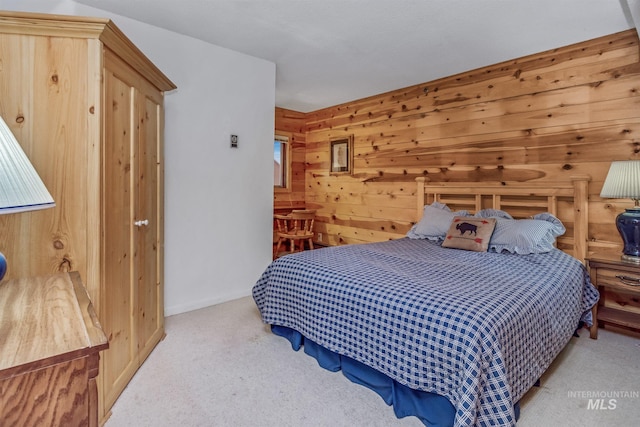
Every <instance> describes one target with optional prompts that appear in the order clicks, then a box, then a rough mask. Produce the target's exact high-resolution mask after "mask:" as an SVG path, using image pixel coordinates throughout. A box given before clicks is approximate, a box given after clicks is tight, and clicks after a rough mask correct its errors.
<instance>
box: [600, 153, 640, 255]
mask: <svg viewBox="0 0 640 427" xmlns="http://www.w3.org/2000/svg"><path fill="white" fill-rule="evenodd" d="M600 197H605V198H610V199H631V200H633V201H634V205H635V206H634V207H632V208H628V209H625V211H624V212H622V213H621V214H619V215H618V216H617V217H616V227H617V228H618V232H619V233H620V236H622V241H623V243H624V249H623V251H622V253H623V254H622V259H623V260H625V261H629V262H634V263H638V264H640V160H623V161H616V162H612V163H611V167H610V168H609V173H608V174H607V178H606V179H605V180H604V185H603V186H602V191H601V192H600Z"/></svg>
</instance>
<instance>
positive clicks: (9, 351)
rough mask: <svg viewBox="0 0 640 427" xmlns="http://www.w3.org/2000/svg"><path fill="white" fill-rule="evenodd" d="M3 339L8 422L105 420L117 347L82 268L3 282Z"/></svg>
mask: <svg viewBox="0 0 640 427" xmlns="http://www.w3.org/2000/svg"><path fill="white" fill-rule="evenodd" d="M0 336H1V337H2V339H0V425H2V426H3V427H10V426H20V427H28V426H69V427H74V426H97V425H98V389H97V386H96V380H95V378H96V376H97V375H98V361H99V358H100V356H99V352H100V351H101V350H105V349H107V348H108V346H109V344H108V342H107V337H106V336H105V334H104V332H103V331H102V329H101V327H100V324H99V323H98V320H97V317H96V314H95V311H94V309H93V306H92V304H91V301H90V299H89V296H88V294H87V291H86V289H85V288H84V286H83V284H82V282H81V280H80V275H79V274H78V273H77V272H72V273H57V274H53V275H49V276H39V277H33V278H27V279H14V280H5V281H4V282H2V283H0Z"/></svg>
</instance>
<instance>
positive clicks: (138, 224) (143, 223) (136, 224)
mask: <svg viewBox="0 0 640 427" xmlns="http://www.w3.org/2000/svg"><path fill="white" fill-rule="evenodd" d="M133 225H135V226H136V227H142V226H143V225H149V220H148V219H143V220H140V221H135V222H134V223H133Z"/></svg>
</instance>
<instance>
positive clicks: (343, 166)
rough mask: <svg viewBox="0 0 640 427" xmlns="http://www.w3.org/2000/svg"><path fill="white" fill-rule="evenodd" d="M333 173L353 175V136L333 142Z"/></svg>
mask: <svg viewBox="0 0 640 427" xmlns="http://www.w3.org/2000/svg"><path fill="white" fill-rule="evenodd" d="M331 173H348V174H350V173H353V135H348V136H341V137H340V138H334V139H332V140H331Z"/></svg>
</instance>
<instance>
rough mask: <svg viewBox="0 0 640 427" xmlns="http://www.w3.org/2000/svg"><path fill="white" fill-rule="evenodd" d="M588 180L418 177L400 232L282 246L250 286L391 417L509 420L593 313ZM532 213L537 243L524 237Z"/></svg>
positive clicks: (284, 329) (272, 321)
mask: <svg viewBox="0 0 640 427" xmlns="http://www.w3.org/2000/svg"><path fill="white" fill-rule="evenodd" d="M587 189H588V178H587V177H579V178H576V179H574V180H573V181H572V183H570V184H562V185H554V186H549V185H548V184H545V185H540V186H536V185H531V184H528V185H523V184H513V185H483V186H478V185H477V184H472V183H466V184H465V183H456V184H453V183H445V184H430V183H429V182H428V181H427V180H425V179H423V178H419V179H418V180H417V191H416V195H417V213H416V216H417V218H420V219H419V221H417V222H416V224H415V225H414V226H413V227H412V229H411V231H410V232H409V233H408V234H407V236H405V237H403V238H399V239H396V240H391V241H387V242H378V243H368V244H359V245H345V246H338V247H330V248H322V249H316V250H313V251H306V252H300V253H296V254H291V255H287V256H284V257H282V258H279V259H277V260H275V261H274V262H273V263H271V264H270V265H269V266H268V267H267V269H266V270H265V272H264V273H263V275H262V276H261V277H260V278H259V280H258V282H257V283H256V285H255V286H254V288H253V297H254V300H255V302H256V304H257V306H258V308H259V310H260V313H261V315H262V319H263V321H264V322H265V323H267V324H269V325H271V329H272V331H273V332H274V333H276V334H278V335H281V336H283V337H285V338H287V339H288V340H289V341H290V342H291V345H292V347H293V348H294V350H298V349H300V348H303V349H304V351H305V352H306V353H308V354H309V355H311V356H313V357H315V358H316V359H317V360H318V363H319V364H320V365H321V366H322V367H324V368H326V369H329V370H332V371H338V370H342V372H343V373H344V374H345V376H347V378H349V379H350V380H352V381H354V382H357V383H359V384H362V385H365V386H367V387H369V388H371V389H372V390H374V391H376V392H377V393H378V394H379V395H380V396H381V397H382V398H383V400H384V401H385V402H386V403H387V404H389V405H392V406H393V409H394V411H395V413H396V416H398V417H399V418H400V417H404V416H416V417H418V418H419V419H420V420H421V421H422V422H423V423H424V424H425V425H428V426H444V425H455V426H473V425H487V426H488V425H515V422H516V420H517V418H518V411H519V405H518V402H519V400H520V399H521V398H522V396H523V395H524V394H525V393H526V392H527V391H528V390H529V389H530V388H531V387H532V386H533V385H534V384H535V383H536V382H537V381H538V380H539V378H540V376H541V375H542V373H543V372H544V371H545V370H546V369H547V368H548V367H549V365H550V364H551V362H552V361H553V360H554V358H555V357H556V356H557V355H558V353H559V352H560V351H561V350H562V349H563V348H564V347H565V346H566V344H567V343H568V341H569V340H570V339H571V337H572V335H573V334H574V333H575V331H576V329H577V328H578V325H579V324H581V323H580V322H582V323H583V324H586V325H591V324H592V318H591V311H590V310H591V307H592V306H593V305H594V304H595V303H596V302H597V299H598V293H597V290H596V289H595V288H594V287H593V285H591V283H590V281H589V276H588V273H587V271H586V269H585V267H584V265H583V263H582V262H581V261H583V260H584V257H585V255H586V235H587V234H586V230H587V194H588V193H587ZM514 214H515V215H514ZM531 215H534V217H533V219H519V218H525V217H530V216H531ZM516 216H517V218H516ZM561 218H562V219H561ZM529 226H533V227H534V229H535V228H536V227H541V228H542V229H544V230H545V233H546V234H545V236H544V237H545V239H546V243H545V242H543V243H544V244H541V245H540V247H538V246H535V245H533V246H531V247H530V248H529V247H527V244H529V243H531V242H529V240H528V239H530V237H531V236H530V235H529V234H532V233H533V232H532V229H529V228H527V227H529ZM474 227H475V228H474ZM513 227H516V228H518V230H519V228H520V227H524V228H525V231H526V232H524V233H523V235H519V236H518V238H523V239H524V241H525V243H523V242H522V241H517V242H516V243H515V244H512V240H513V236H512V235H511V234H510V233H511V232H512V229H513ZM489 228H490V229H491V230H490V232H489V231H487V230H488V229H489ZM505 230H507V232H506V234H505ZM487 233H488V234H487ZM533 234H535V233H533ZM543 234H544V233H543ZM487 236H488V237H487ZM505 236H508V237H509V239H510V240H509V239H507V240H500V237H503V238H504V237H505ZM458 240H459V241H460V242H462V243H461V244H464V245H471V247H470V248H468V247H467V248H465V249H459V248H457V245H458V243H451V241H458ZM463 240H464V241H463ZM505 242H506V245H505ZM534 243H536V244H538V243H540V242H539V241H537V240H536V241H535V242H534ZM549 244H551V246H550V247H549ZM474 245H476V246H477V245H480V246H481V247H480V248H477V247H475V246H474ZM509 245H510V246H509ZM561 249H562V250H561Z"/></svg>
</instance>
